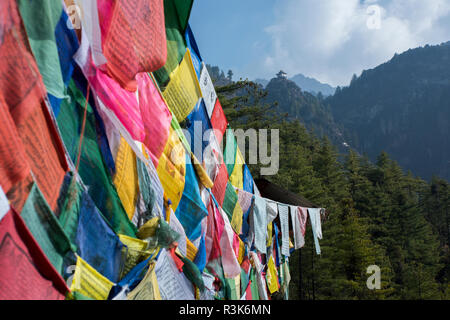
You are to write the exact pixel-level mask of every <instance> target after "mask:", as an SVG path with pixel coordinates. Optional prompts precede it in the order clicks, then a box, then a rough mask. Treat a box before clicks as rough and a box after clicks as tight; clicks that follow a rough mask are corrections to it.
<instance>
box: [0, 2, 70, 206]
mask: <svg viewBox="0 0 450 320" xmlns="http://www.w3.org/2000/svg"><path fill="white" fill-rule="evenodd" d="M0 30H1V32H2V37H1V40H0V41H1V42H0V75H1V76H0V96H1V98H0V101H1V102H0V104H1V106H0V107H1V108H2V111H1V112H2V114H6V115H5V118H2V119H5V120H4V121H3V122H5V123H7V125H9V126H11V125H12V122H14V125H15V127H16V131H15V132H17V133H18V136H19V137H20V139H17V138H16V140H15V143H16V145H15V149H18V151H17V152H12V153H10V154H2V155H1V156H2V158H3V157H6V158H9V159H7V160H5V159H4V160H2V164H3V163H4V162H11V160H12V159H11V157H13V158H15V157H16V156H17V155H20V156H21V159H20V161H18V162H17V163H16V165H17V166H22V168H20V169H18V168H17V169H16V168H14V169H13V170H19V171H21V172H20V173H19V174H18V173H17V172H16V173H12V174H8V175H12V176H14V179H13V181H9V183H8V182H7V183H6V189H9V188H10V187H12V184H16V183H19V181H18V180H19V177H20V178H21V179H23V178H24V177H27V176H28V175H27V174H26V173H28V172H29V170H28V168H27V165H26V164H23V163H22V164H21V163H20V162H27V164H28V166H29V167H30V168H31V170H32V172H33V174H34V177H35V179H36V182H37V184H38V185H39V188H40V189H41V190H42V193H43V194H44V196H45V198H46V200H47V202H48V203H49V205H50V206H51V208H52V209H55V206H56V201H57V198H58V195H59V191H60V187H61V184H62V181H63V178H64V175H65V172H66V171H67V170H68V166H67V163H66V158H65V155H64V148H63V145H62V142H61V138H60V137H59V135H58V134H57V130H56V127H55V125H54V123H53V119H52V118H51V116H50V113H49V110H48V107H47V105H46V102H45V100H44V99H45V96H46V90H45V86H44V83H43V82H42V78H41V75H40V73H39V69H38V67H37V65H36V61H35V59H34V57H33V54H32V53H31V49H30V47H29V45H28V39H27V36H26V33H25V30H24V27H23V23H22V20H21V17H20V14H19V11H18V8H17V3H16V1H14V0H4V1H0ZM8 112H9V114H10V116H7V113H8ZM2 129H3V130H1V134H2V136H1V138H2V139H8V136H10V135H11V134H14V133H15V132H14V131H13V132H10V133H9V134H7V135H6V136H5V135H3V133H4V132H3V131H4V128H2ZM2 144H3V143H2ZM3 145H4V144H3ZM7 168H8V169H7V170H9V169H11V167H7ZM0 176H1V177H2V178H1V179H2V182H3V180H5V179H4V177H5V173H4V172H3V173H0ZM8 184H9V187H8ZM22 190H26V189H25V188H22ZM5 191H6V190H5ZM22 196H25V195H24V194H22ZM22 200H23V199H18V201H19V202H20V203H23V201H22Z"/></svg>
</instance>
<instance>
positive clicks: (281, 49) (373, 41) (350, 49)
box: [262, 0, 450, 85]
mask: <svg viewBox="0 0 450 320" xmlns="http://www.w3.org/2000/svg"><path fill="white" fill-rule="evenodd" d="M370 5H377V6H379V7H380V8H381V15H380V19H381V21H380V28H379V29H370V28H368V26H367V20H368V19H369V18H370V16H369V15H368V12H367V7H368V6H370ZM372 18H373V16H372ZM449 20H450V0H426V1H424V0H379V1H376V0H366V1H360V0H300V1H299V0H278V1H276V4H275V21H274V23H273V24H272V25H270V26H269V27H267V28H266V29H265V31H266V32H267V34H268V35H269V37H270V41H271V43H272V50H271V52H269V53H268V54H267V55H264V56H263V57H262V61H263V62H262V65H263V68H264V71H265V73H266V75H268V76H271V75H273V74H275V73H276V72H277V71H279V70H280V69H283V70H285V71H287V72H289V74H290V75H294V74H296V73H303V74H305V75H308V76H313V77H316V78H317V79H319V80H321V81H324V82H328V83H331V84H333V85H347V84H348V82H349V81H350V79H351V76H352V74H353V73H356V74H360V72H361V71H362V70H363V69H369V68H373V67H375V66H377V65H378V64H380V63H383V62H385V61H387V60H389V59H390V58H392V56H393V55H394V54H395V53H401V52H403V51H405V50H407V49H409V48H414V47H418V46H421V45H425V44H438V43H441V42H444V41H448V40H450V23H449V22H448V21H449Z"/></svg>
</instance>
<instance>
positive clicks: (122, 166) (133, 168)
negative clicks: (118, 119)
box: [113, 137, 139, 220]
mask: <svg viewBox="0 0 450 320" xmlns="http://www.w3.org/2000/svg"><path fill="white" fill-rule="evenodd" d="M115 165H116V173H115V175H114V179H113V183H114V185H115V186H116V190H117V194H118V195H119V198H120V200H121V201H122V205H123V208H124V209H125V211H126V213H127V215H128V218H129V219H130V220H131V219H133V215H134V211H135V208H136V201H137V198H138V194H139V182H138V181H139V180H138V174H137V163H136V154H135V153H134V151H133V150H132V149H131V146H130V145H129V144H128V142H127V141H126V140H125V139H124V138H123V137H121V138H120V144H119V149H118V151H117V156H116V163H115Z"/></svg>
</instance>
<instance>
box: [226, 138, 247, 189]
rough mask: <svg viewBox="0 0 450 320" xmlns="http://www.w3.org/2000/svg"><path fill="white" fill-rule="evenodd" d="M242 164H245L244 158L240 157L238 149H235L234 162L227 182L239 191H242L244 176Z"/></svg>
mask: <svg viewBox="0 0 450 320" xmlns="http://www.w3.org/2000/svg"><path fill="white" fill-rule="evenodd" d="M244 163H245V161H244V157H243V156H242V153H241V151H240V150H239V147H236V160H235V163H234V169H233V172H232V173H231V175H230V178H229V181H230V183H231V184H232V185H233V186H235V187H236V188H238V189H241V190H242V189H244V174H243V165H244Z"/></svg>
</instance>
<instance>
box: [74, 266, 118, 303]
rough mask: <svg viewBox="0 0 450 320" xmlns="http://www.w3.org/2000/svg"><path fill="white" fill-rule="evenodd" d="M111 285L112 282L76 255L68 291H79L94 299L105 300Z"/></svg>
mask: <svg viewBox="0 0 450 320" xmlns="http://www.w3.org/2000/svg"><path fill="white" fill-rule="evenodd" d="M113 286H114V283H112V282H111V281H109V280H108V279H107V278H105V277H104V276H102V275H101V274H100V273H99V272H98V271H97V270H95V269H94V268H93V267H91V266H90V265H89V264H88V263H87V262H86V261H84V260H83V259H81V258H80V257H77V264H76V267H75V273H74V275H73V281H72V285H71V286H70V291H72V292H78V293H81V294H82V295H84V296H86V297H88V298H91V299H95V300H106V299H108V295H109V292H110V291H111V288H112V287H113Z"/></svg>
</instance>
